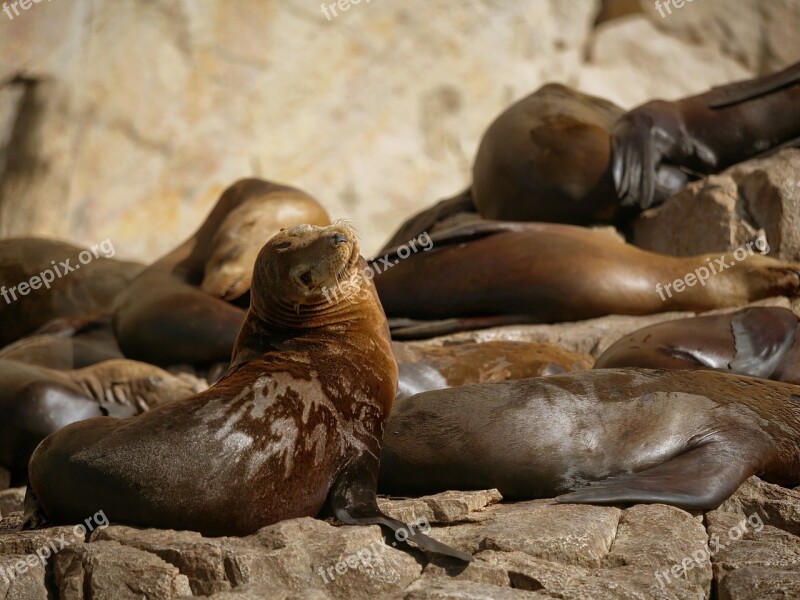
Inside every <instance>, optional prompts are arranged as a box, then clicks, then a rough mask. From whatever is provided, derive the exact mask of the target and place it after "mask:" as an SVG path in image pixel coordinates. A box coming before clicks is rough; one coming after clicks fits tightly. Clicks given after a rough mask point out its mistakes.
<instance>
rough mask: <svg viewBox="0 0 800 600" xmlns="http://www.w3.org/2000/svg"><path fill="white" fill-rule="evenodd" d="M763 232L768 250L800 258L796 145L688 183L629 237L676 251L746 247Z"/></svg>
mask: <svg viewBox="0 0 800 600" xmlns="http://www.w3.org/2000/svg"><path fill="white" fill-rule="evenodd" d="M762 232H763V233H764V234H765V235H766V240H767V242H768V248H766V250H768V254H769V256H772V257H774V258H780V259H783V260H787V261H793V262H800V150H798V149H795V148H788V149H785V150H782V151H780V152H778V153H777V154H775V155H774V156H771V157H768V158H763V159H755V160H751V161H747V162H744V163H741V164H738V165H736V166H734V167H731V168H730V169H728V170H726V171H724V172H723V173H721V174H719V175H712V176H710V177H707V178H705V179H702V180H700V181H696V182H694V183H691V184H689V185H688V186H687V187H686V189H684V190H683V191H682V192H679V193H678V194H676V195H675V196H673V197H672V198H670V199H669V200H667V202H665V203H664V204H663V205H661V206H658V207H656V208H652V209H649V210H647V211H645V212H644V213H642V215H641V216H640V217H639V218H638V219H637V220H636V222H635V223H634V231H633V241H634V243H635V244H636V245H637V246H639V247H641V248H645V249H647V250H652V251H654V252H660V253H663V254H673V255H677V256H691V255H696V254H718V253H720V252H724V251H734V250H736V249H738V248H745V246H746V244H747V243H748V242H752V241H753V240H754V239H755V238H756V237H757V236H758V235H759V234H761V233H762Z"/></svg>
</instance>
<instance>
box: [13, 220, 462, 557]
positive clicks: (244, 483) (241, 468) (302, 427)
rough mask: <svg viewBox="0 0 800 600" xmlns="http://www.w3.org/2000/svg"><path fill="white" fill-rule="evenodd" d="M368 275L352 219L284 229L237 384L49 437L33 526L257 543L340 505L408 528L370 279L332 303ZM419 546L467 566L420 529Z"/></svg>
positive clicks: (236, 372) (35, 486) (356, 516)
mask: <svg viewBox="0 0 800 600" xmlns="http://www.w3.org/2000/svg"><path fill="white" fill-rule="evenodd" d="M365 265H366V262H365V261H364V259H363V258H361V257H360V256H359V250H358V243H357V241H356V239H355V237H354V235H353V233H352V231H351V230H350V229H349V228H348V227H347V226H345V225H342V224H339V225H332V226H329V227H315V226H311V225H300V226H296V227H292V228H290V229H287V230H284V231H282V232H280V233H278V234H277V235H275V236H274V237H273V238H272V239H271V240H270V241H269V242H267V244H266V245H265V246H264V248H263V249H262V251H261V253H260V254H259V255H258V258H257V259H256V265H255V270H254V273H253V279H252V292H251V305H250V309H249V311H248V314H247V319H246V321H245V323H244V325H243V326H242V330H241V333H240V334H239V337H238V338H237V341H236V347H235V349H234V354H233V364H232V367H231V369H230V370H229V371H228V373H227V374H226V375H225V377H223V378H222V379H221V380H220V381H219V382H218V383H217V384H216V385H214V386H213V387H211V388H210V389H209V390H207V391H205V392H203V393H201V394H198V395H196V396H193V397H191V398H185V399H183V400H178V401H175V402H171V403H169V404H165V405H162V406H160V407H158V408H156V409H154V410H152V411H149V412H147V413H145V414H143V415H140V416H138V417H134V418H131V419H127V420H117V419H110V418H104V419H92V420H89V421H84V422H81V423H75V424H73V425H70V426H68V427H66V428H64V429H62V430H61V431H59V432H57V433H55V434H53V435H51V436H50V437H48V438H47V439H46V440H45V441H44V442H42V444H41V445H40V446H39V447H38V448H37V449H36V451H35V452H34V455H33V456H32V457H31V461H30V467H29V473H30V475H29V482H30V483H29V490H28V496H27V498H26V505H27V508H26V512H27V516H26V518H27V520H28V524H29V525H33V524H36V523H37V522H38V520H39V518H40V517H42V516H45V517H46V519H47V520H49V521H52V522H56V523H69V522H73V521H74V520H75V519H76V518H78V516H79V515H83V514H91V513H94V512H96V510H98V507H103V508H104V510H105V511H106V514H107V515H108V517H109V519H110V520H111V521H115V522H119V523H126V524H129V525H135V526H141V527H160V528H172V529H189V530H194V531H199V532H201V533H204V534H206V535H247V534H252V533H254V532H255V531H257V530H258V529H259V528H261V527H264V526H266V525H269V524H271V523H275V522H277V521H280V520H283V519H290V518H295V517H302V516H312V517H313V516H316V515H317V514H318V513H319V512H320V510H321V509H322V508H323V505H324V504H325V503H326V499H328V502H329V506H330V508H331V509H332V512H333V515H334V516H335V517H336V518H338V519H339V520H340V521H343V522H344V523H348V524H380V525H384V526H387V527H389V528H391V529H393V530H395V531H399V530H400V529H401V528H403V529H404V528H405V526H404V525H403V524H402V523H401V522H400V521H397V520H395V519H391V518H389V517H387V516H385V515H383V514H382V513H381V512H380V510H379V509H378V506H377V502H376V499H375V488H376V484H377V476H378V462H379V457H380V450H381V438H382V436H383V427H384V424H385V421H386V419H387V418H388V416H389V411H390V410H391V406H392V402H393V400H394V394H395V388H396V386H397V364H396V362H395V360H394V357H393V356H392V349H391V342H390V337H389V329H388V326H387V323H386V317H385V315H384V314H383V310H382V308H381V304H380V301H379V300H378V296H377V293H376V292H375V289H374V287H373V286H372V284H371V283H370V282H369V281H368V280H365V281H364V282H363V285H362V286H361V287H360V288H358V289H355V288H354V289H353V290H352V293H351V294H350V295H348V296H347V297H345V298H343V299H342V301H340V302H329V301H326V299H325V297H324V295H323V290H324V289H325V288H332V287H334V286H335V285H336V284H337V282H338V281H340V280H341V279H342V278H343V277H350V276H352V275H354V274H355V273H356V272H357V269H358V268H359V267H362V268H363V267H364V266H365ZM37 500H38V504H37ZM87 511H88V512H87ZM410 539H411V540H413V541H415V542H417V543H418V545H420V546H422V547H424V548H426V549H429V550H433V551H436V552H442V553H446V554H451V555H453V556H458V557H460V558H463V559H465V560H468V559H469V555H464V554H463V553H461V552H458V551H455V550H452V549H450V548H448V547H447V546H444V545H442V544H439V543H438V542H436V541H435V540H432V539H430V538H427V537H424V536H423V535H422V534H421V533H418V532H411V537H410Z"/></svg>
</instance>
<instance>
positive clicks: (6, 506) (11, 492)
mask: <svg viewBox="0 0 800 600" xmlns="http://www.w3.org/2000/svg"><path fill="white" fill-rule="evenodd" d="M24 500H25V488H24V487H21V488H12V489H8V490H3V491H2V492H0V515H7V514H10V513H12V512H17V511H20V510H22V505H23V502H24Z"/></svg>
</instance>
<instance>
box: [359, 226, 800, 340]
mask: <svg viewBox="0 0 800 600" xmlns="http://www.w3.org/2000/svg"><path fill="white" fill-rule="evenodd" d="M429 244H431V245H432V247H431V249H430V251H426V252H417V253H410V252H409V251H408V249H406V252H405V253H404V254H405V256H404V258H403V259H402V260H401V259H400V255H399V254H397V252H396V251H395V252H390V253H389V254H388V256H387V258H386V263H389V264H392V266H391V268H386V269H385V270H383V271H382V272H381V273H379V274H377V275H376V276H375V285H376V286H377V288H378V292H379V294H380V296H381V301H382V302H383V306H384V308H385V310H386V314H387V315H388V316H389V317H397V318H407V319H419V320H429V321H430V320H433V319H455V320H454V321H447V322H445V323H441V322H439V323H427V324H425V323H423V324H421V325H420V326H418V327H414V328H413V329H412V333H413V334H414V335H415V336H416V337H425V335H442V334H444V333H450V332H452V331H459V330H463V329H476V328H480V327H490V326H493V325H498V324H512V323H554V322H563V321H576V320H581V319H589V318H593V317H600V316H603V315H609V314H620V315H646V314H652V313H658V312H666V311H674V310H684V311H686V310H688V311H695V312H701V311H706V310H712V309H715V308H725V307H735V306H742V305H744V304H747V303H749V302H752V301H754V300H758V299H760V298H766V297H770V296H794V295H796V294H797V293H798V290H799V289H800V265H795V264H789V263H784V262H780V261H777V260H775V259H772V258H769V257H766V256H762V255H761V254H759V253H757V252H753V253H752V254H753V255H752V256H751V255H747V257H746V258H745V259H744V260H742V261H741V262H737V260H736V259H735V257H734V256H733V255H732V254H730V253H725V254H722V253H721V254H720V258H719V259H718V260H722V261H724V262H725V265H726V268H724V269H723V268H722V267H720V271H719V272H717V274H716V275H711V274H710V271H709V269H708V264H709V262H710V259H709V258H708V257H707V256H695V257H674V256H666V255H661V254H655V253H652V252H647V251H644V250H641V249H639V248H636V247H635V246H631V245H629V244H625V243H622V242H620V241H617V240H615V239H613V238H611V237H610V236H608V235H606V234H604V233H602V232H597V231H592V230H588V229H583V228H580V227H572V226H569V225H558V224H551V223H506V222H490V221H484V222H482V223H476V224H474V225H468V226H463V227H456V228H452V229H448V230H444V231H440V232H438V233H434V234H432V235H430V242H429ZM751 247H752V246H751ZM382 260H383V259H382ZM700 268H705V269H706V271H708V273H709V277H708V278H707V279H706V280H705V282H704V285H697V280H696V279H697V278H696V277H695V282H694V283H695V285H692V286H686V287H685V288H684V290H683V291H682V292H680V293H671V294H670V295H666V294H663V293H662V294H659V293H658V292H657V289H658V288H657V286H659V285H660V286H662V289H663V286H664V285H666V284H668V283H669V282H672V281H674V280H676V279H679V278H681V279H682V278H684V277H686V276H687V274H694V273H696V272H697V271H698V269H700ZM692 276H693V277H694V275H692ZM662 296H663V299H662ZM394 333H395V332H394V331H393V334H394ZM395 337H396V338H397V336H395ZM408 337H410V336H407V338H408ZM397 339H399V338H397Z"/></svg>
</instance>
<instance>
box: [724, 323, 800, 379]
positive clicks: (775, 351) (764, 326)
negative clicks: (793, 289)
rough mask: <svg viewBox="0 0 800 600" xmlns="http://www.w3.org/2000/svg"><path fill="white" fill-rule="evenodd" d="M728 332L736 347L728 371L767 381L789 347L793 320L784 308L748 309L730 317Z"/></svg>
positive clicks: (793, 333) (794, 327)
mask: <svg viewBox="0 0 800 600" xmlns="http://www.w3.org/2000/svg"><path fill="white" fill-rule="evenodd" d="M731 330H732V332H733V343H734V347H735V348H736V353H735V354H734V357H733V360H732V361H731V362H730V368H731V371H733V372H734V373H737V374H739V375H750V376H752V377H763V378H769V376H770V375H772V373H774V372H775V370H776V369H777V368H778V367H779V366H780V365H781V363H782V362H783V359H784V358H785V356H786V353H787V352H788V351H789V349H790V348H791V347H792V342H793V341H794V336H795V331H796V330H797V317H795V316H794V314H793V313H792V312H791V311H789V310H786V309H784V310H781V311H776V310H774V309H770V308H766V309H764V308H748V309H745V310H742V311H739V312H738V313H736V314H735V315H734V316H733V318H732V319H731Z"/></svg>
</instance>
